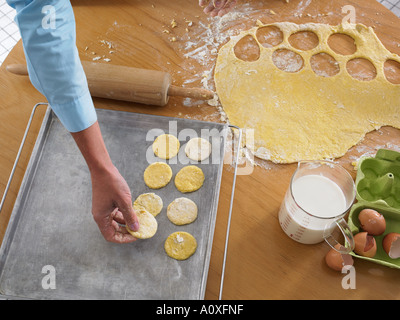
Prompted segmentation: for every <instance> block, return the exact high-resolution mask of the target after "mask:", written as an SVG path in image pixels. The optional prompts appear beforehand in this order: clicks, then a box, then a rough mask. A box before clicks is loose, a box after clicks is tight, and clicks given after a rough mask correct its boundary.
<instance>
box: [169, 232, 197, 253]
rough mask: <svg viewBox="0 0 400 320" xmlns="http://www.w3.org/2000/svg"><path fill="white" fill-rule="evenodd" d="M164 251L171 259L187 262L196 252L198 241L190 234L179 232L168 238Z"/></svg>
mask: <svg viewBox="0 0 400 320" xmlns="http://www.w3.org/2000/svg"><path fill="white" fill-rule="evenodd" d="M164 249H165V252H166V253H167V255H168V256H170V257H171V258H173V259H176V260H186V259H188V258H189V257H190V256H192V255H193V254H194V253H195V252H196V249H197V241H196V239H195V238H194V237H193V236H192V235H191V234H190V233H188V232H183V231H178V232H174V233H172V234H170V235H169V236H168V238H167V240H165V243H164Z"/></svg>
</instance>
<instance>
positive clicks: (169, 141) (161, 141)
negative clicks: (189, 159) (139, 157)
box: [152, 134, 180, 159]
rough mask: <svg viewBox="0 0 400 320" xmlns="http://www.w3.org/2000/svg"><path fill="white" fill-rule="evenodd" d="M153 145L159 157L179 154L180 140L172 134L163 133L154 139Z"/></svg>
mask: <svg viewBox="0 0 400 320" xmlns="http://www.w3.org/2000/svg"><path fill="white" fill-rule="evenodd" d="M152 147H153V152H154V154H155V155H156V156H157V157H159V158H161V159H171V158H173V157H175V156H176V155H177V154H178V152H179V148H180V142H179V140H178V139H177V138H176V137H175V136H173V135H172V134H162V135H160V136H158V137H157V138H156V140H154V142H153V146H152Z"/></svg>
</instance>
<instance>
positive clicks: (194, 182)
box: [175, 166, 204, 193]
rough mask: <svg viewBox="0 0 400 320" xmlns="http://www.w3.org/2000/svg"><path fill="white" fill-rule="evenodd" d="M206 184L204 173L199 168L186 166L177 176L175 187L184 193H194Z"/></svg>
mask: <svg viewBox="0 0 400 320" xmlns="http://www.w3.org/2000/svg"><path fill="white" fill-rule="evenodd" d="M203 182H204V173H203V170H201V169H200V168H199V167H196V166H186V167H184V168H182V169H181V170H179V172H178V173H177V174H176V176H175V186H176V188H177V189H178V190H179V191H180V192H183V193H186V192H193V191H196V190H198V189H200V188H201V186H202V185H203Z"/></svg>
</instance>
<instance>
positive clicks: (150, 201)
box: [133, 193, 163, 216]
mask: <svg viewBox="0 0 400 320" xmlns="http://www.w3.org/2000/svg"><path fill="white" fill-rule="evenodd" d="M141 208H144V209H145V210H147V211H148V212H150V213H151V214H152V215H153V216H157V215H158V214H159V213H160V212H161V210H162V208H163V201H162V199H161V197H160V196H158V195H156V194H155V193H143V194H141V195H139V196H138V197H137V198H136V200H135V202H134V203H133V209H134V210H135V211H136V210H140V209H141Z"/></svg>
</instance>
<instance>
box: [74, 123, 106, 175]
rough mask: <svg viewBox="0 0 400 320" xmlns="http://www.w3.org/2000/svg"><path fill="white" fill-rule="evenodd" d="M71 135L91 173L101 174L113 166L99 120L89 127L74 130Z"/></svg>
mask: <svg viewBox="0 0 400 320" xmlns="http://www.w3.org/2000/svg"><path fill="white" fill-rule="evenodd" d="M71 135H72V137H73V138H74V140H75V142H76V144H77V146H78V148H79V150H80V151H81V153H82V155H83V157H84V158H85V161H86V163H87V165H88V168H89V171H90V173H91V174H97V173H99V174H100V173H103V172H107V171H109V170H110V169H111V168H113V164H112V161H111V159H110V156H109V154H108V151H107V149H106V146H105V144H104V140H103V137H102V134H101V131H100V127H99V124H98V122H97V121H96V122H95V123H94V124H93V125H92V126H90V127H89V128H87V129H85V130H82V131H79V132H72V133H71Z"/></svg>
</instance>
